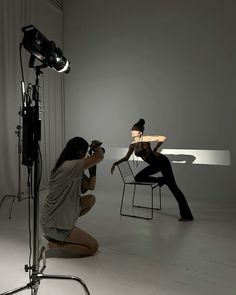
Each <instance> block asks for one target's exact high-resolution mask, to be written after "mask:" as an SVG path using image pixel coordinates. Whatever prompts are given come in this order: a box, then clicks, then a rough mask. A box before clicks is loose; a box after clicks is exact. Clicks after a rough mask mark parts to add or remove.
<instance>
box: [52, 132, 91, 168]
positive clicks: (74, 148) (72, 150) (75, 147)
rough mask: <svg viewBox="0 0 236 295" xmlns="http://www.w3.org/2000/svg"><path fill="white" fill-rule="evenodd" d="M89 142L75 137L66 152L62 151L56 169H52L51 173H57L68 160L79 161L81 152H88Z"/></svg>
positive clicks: (67, 145)
mask: <svg viewBox="0 0 236 295" xmlns="http://www.w3.org/2000/svg"><path fill="white" fill-rule="evenodd" d="M88 146H89V144H88V142H87V141H86V140H85V139H84V138H82V137H73V138H72V139H70V140H69V141H68V142H67V144H66V146H65V148H64V150H63V151H62V153H61V155H60V157H59V158H58V160H57V162H56V165H55V167H54V168H53V169H52V172H51V173H55V172H56V170H57V169H58V168H59V167H60V166H61V165H62V164H63V163H64V162H65V161H68V160H76V159H79V151H82V152H84V153H86V152H87V150H88Z"/></svg>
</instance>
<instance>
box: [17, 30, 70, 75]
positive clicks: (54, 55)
mask: <svg viewBox="0 0 236 295" xmlns="http://www.w3.org/2000/svg"><path fill="white" fill-rule="evenodd" d="M21 30H22V31H23V33H24V37H23V40H22V45H23V46H24V48H25V49H26V50H27V51H29V52H30V53H31V59H30V67H34V61H35V58H37V59H38V60H39V61H40V62H41V63H42V64H43V67H50V68H53V69H54V70H55V71H57V72H59V73H62V72H64V73H69V72H70V63H69V61H68V60H67V59H66V58H65V57H64V56H63V53H62V50H61V49H60V48H58V47H56V44H55V42H53V41H49V40H48V39H47V38H46V37H45V36H44V35H43V34H42V33H41V32H40V31H39V30H38V29H36V28H35V27H34V26H33V25H29V26H26V27H23V28H22V29H21Z"/></svg>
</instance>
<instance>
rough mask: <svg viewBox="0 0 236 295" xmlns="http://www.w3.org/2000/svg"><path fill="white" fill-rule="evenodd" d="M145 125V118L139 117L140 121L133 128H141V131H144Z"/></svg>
mask: <svg viewBox="0 0 236 295" xmlns="http://www.w3.org/2000/svg"><path fill="white" fill-rule="evenodd" d="M144 125H145V120H144V119H139V121H138V122H137V123H135V124H134V125H133V127H132V130H139V131H141V132H143V131H144Z"/></svg>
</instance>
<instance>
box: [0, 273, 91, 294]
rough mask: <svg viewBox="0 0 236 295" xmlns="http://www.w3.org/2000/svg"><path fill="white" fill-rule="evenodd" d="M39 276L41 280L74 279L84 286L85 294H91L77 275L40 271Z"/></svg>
mask: <svg viewBox="0 0 236 295" xmlns="http://www.w3.org/2000/svg"><path fill="white" fill-rule="evenodd" d="M37 277H38V278H39V279H40V280H42V279H52V280H74V281H77V282H78V283H80V284H81V285H82V286H83V288H84V291H85V294H86V295H90V292H89V290H88V288H87V286H86V284H85V283H84V281H82V280H81V279H80V278H79V277H76V276H66V275H47V274H41V273H39V274H38V275H37ZM0 295H1V294H0Z"/></svg>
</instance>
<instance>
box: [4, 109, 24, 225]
mask: <svg viewBox="0 0 236 295" xmlns="http://www.w3.org/2000/svg"><path fill="white" fill-rule="evenodd" d="M18 115H19V122H18V125H17V126H16V131H15V134H16V135H17V138H18V148H17V150H18V191H17V194H15V195H5V196H3V198H2V200H1V203H0V208H1V206H2V205H3V203H4V201H6V200H7V199H12V202H11V207H10V213H9V219H11V218H12V211H13V208H14V205H15V201H16V200H17V201H22V200H25V199H28V197H24V192H22V190H21V151H22V146H21V144H22V126H21V116H22V113H21V109H20V111H19V113H18Z"/></svg>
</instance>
